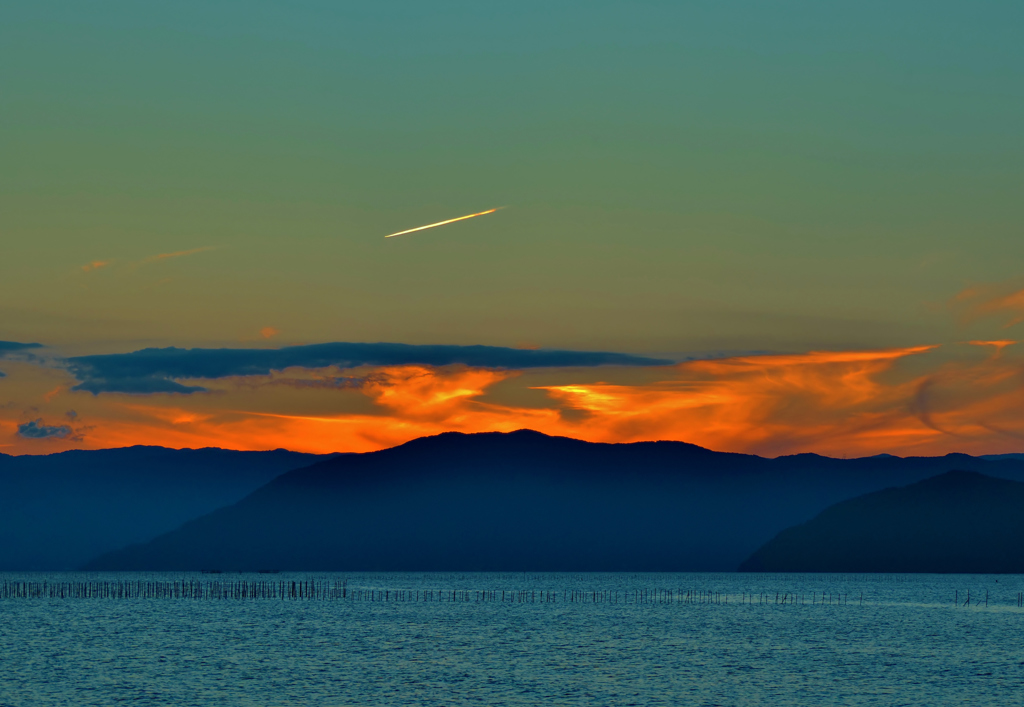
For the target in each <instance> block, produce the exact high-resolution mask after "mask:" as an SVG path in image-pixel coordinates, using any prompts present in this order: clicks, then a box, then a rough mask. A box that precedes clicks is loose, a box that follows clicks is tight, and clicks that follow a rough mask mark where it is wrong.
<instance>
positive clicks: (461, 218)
mask: <svg viewBox="0 0 1024 707" xmlns="http://www.w3.org/2000/svg"><path fill="white" fill-rule="evenodd" d="M504 208H505V207H504V206H499V207H497V208H495V209H488V210H487V211H481V212H480V213H478V214H469V215H467V216H459V217H458V218H450V219H448V220H447V221H438V222H437V223H428V224H427V225H426V226H418V227H416V228H410V229H409V230H408V231H399V232H398V233H392V234H391V235H389V236H384V237H385V238H394V237H395V236H404V235H405V234H406V233H415V232H416V231H425V230H426V229H428V228H437V227H438V226H444V225H446V224H449V223H455V222H456V221H465V220H466V219H468V218H476V217H477V216H486V215H487V214H493V213H494V212H495V211H500V210H501V209H504Z"/></svg>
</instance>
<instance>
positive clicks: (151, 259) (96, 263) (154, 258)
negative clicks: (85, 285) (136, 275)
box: [82, 246, 220, 272]
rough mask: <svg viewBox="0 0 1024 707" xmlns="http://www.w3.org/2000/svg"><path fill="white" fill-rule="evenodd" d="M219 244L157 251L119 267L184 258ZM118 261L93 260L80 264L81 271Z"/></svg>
mask: <svg viewBox="0 0 1024 707" xmlns="http://www.w3.org/2000/svg"><path fill="white" fill-rule="evenodd" d="M219 248H220V246H203V247H202V248H192V249H191V250H178V251H174V252H172V253H158V254H157V255H151V256H149V257H148V258H143V259H142V260H137V261H135V262H129V263H124V264H123V265H122V266H121V267H123V268H127V269H129V270H135V269H137V268H140V267H142V266H144V265H151V264H153V263H159V262H161V261H164V260H170V259H172V258H184V257H185V256H189V255H196V254H197V253H205V252H207V251H211V250H218V249H219ZM117 262H118V261H116V260H93V261H91V262H89V263H86V264H85V265H83V266H82V272H95V271H96V270H100V269H102V268H106V267H110V266H112V265H115V264H116V263H117Z"/></svg>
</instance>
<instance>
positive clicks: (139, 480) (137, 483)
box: [0, 447, 324, 570]
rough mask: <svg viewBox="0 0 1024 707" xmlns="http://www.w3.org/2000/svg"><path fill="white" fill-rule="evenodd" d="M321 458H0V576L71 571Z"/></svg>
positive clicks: (193, 452) (171, 453)
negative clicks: (16, 572)
mask: <svg viewBox="0 0 1024 707" xmlns="http://www.w3.org/2000/svg"><path fill="white" fill-rule="evenodd" d="M323 458H324V457H323V456H317V455H315V454H299V453H297V452H289V451H285V450H283V449H280V450H276V451H272V452H235V451H230V450H225V449H182V450H176V449H164V448H162V447H127V448H124V449H104V450H96V451H70V452H62V453H60V454H50V455H40V456H35V455H26V456H17V457H12V456H8V455H0V539H2V540H0V570H26V569H31V570H46V569H72V568H74V567H77V566H79V565H81V564H82V563H83V562H85V561H86V560H88V559H89V558H91V557H95V556H96V555H97V554H99V553H101V552H107V551H109V550H112V549H115V548H118V547H123V546H124V545H125V544H126V543H129V542H142V541H145V540H149V539H151V538H153V537H155V536H157V535H159V534H160V533H165V532H167V531H168V530H172V529H174V528H176V527H178V526H179V525H181V524H182V523H184V522H185V521H187V520H190V519H192V518H197V517H199V516H201V515H203V514H204V513H209V512H210V511H212V510H214V509H217V508H220V507H223V506H225V505H228V504H230V503H234V502H236V501H238V500H239V499H241V498H243V497H244V496H245V495H246V494H248V493H250V492H252V491H254V490H255V489H257V488H259V487H260V486H262V485H263V484H265V483H267V482H268V481H270V480H271V479H273V478H274V477H275V476H278V475H279V474H282V473H283V472H285V471H288V470H290V469H295V468H297V467H301V466H307V465H308V464H310V463H311V462H313V461H316V460H318V459H323Z"/></svg>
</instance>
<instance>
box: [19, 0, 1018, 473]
mask: <svg viewBox="0 0 1024 707" xmlns="http://www.w3.org/2000/svg"><path fill="white" fill-rule="evenodd" d="M1022 23H1024V6H1022V5H1021V4H1020V3H1018V2H1010V1H1002V2H995V1H991V0H989V1H986V0H981V1H979V2H975V3H969V4H967V3H959V2H947V1H945V0H931V1H929V2H910V1H900V0H896V1H892V0H890V1H888V2H875V1H873V0H862V1H859V2H845V1H843V2H834V3H820V2H788V1H785V0H782V1H780V2H774V3H764V2H753V1H751V0H746V1H736V2H681V1H679V0H673V1H672V2H654V1H647V2H645V1H636V2H630V3H624V2H607V1H605V0H590V1H589V2H565V1H562V0H545V1H544V2H534V1H532V0H524V1H522V2H517V3H496V2H486V1H481V0H475V1H474V2H468V1H467V2H454V1H447V0H438V1H435V2H430V3H423V2H412V1H408V0H394V1H386V0H382V1H379V2H374V3H337V2H313V1H303V0H299V1H296V2H289V3H273V2H265V1H261V0H247V1H246V2H229V1H226V0H204V2H190V1H179V2H175V3H163V2H159V3H143V4H140V3H133V2H109V1H102V0H101V1H98V2H91V3H88V4H83V3H74V2H66V1H53V2H39V3H9V4H8V5H7V6H5V7H4V8H2V9H0V85H2V86H3V90H2V91H0V120H2V126H3V129H2V130H0V243H2V256H0V341H2V342H7V344H2V343H0V372H2V373H3V374H4V375H3V377H0V452H3V453H8V454H36V453H50V452H54V451H61V450H64V449H71V448H100V447H110V446H124V445H129V444H161V445H167V446H175V447H181V446H190V447H200V446H223V447H232V448H237V449H264V448H271V447H287V448H291V449H297V450H303V451H368V450H371V449H379V448H382V447H386V446H391V445H393V444H398V443H401V442H404V441H406V440H408V439H412V438H414V437H417V436H420V435H423V434H435V433H438V432H442V431H446V430H462V431H482V430H512V429H518V428H520V427H530V428H533V429H538V430H540V431H542V432H548V433H552V434H564V435H568V436H572V437H578V438H581V439H590V440H594V441H617V442H627V441H635V440H641V439H680V440H685V441H689V442H693V443H696V444H701V445H704V446H708V447H711V448H714V449H721V450H728V451H744V452H753V453H758V454H765V455H769V456H775V455H779V454H792V453H800V452H817V453H822V454H830V455H835V456H841V455H848V456H859V455H865V454H877V453H883V452H884V453H893V454H901V455H906V454H943V453H948V452H958V451H959V452H967V453H976V454H981V453H1008V452H1022V451H1024V412H1022V411H1024V406H1022V405H1021V402H1024V397H1022V394H1024V391H1022V388H1021V384H1022V373H1024V353H1022V352H1021V351H1018V349H1021V350H1022V351H1024V346H1020V345H1017V344H1016V343H1008V342H1016V341H1017V339H1020V338H1022V337H1021V332H1022V331H1024V273H1022V272H1021V267H1020V263H1021V262H1024V238H1021V235H1022V234H1021V226H1022V224H1024V199H1021V198H1020V194H1021V186H1022V176H1024V166H1022V165H1024V161H1022V159H1021V158H1022V156H1024V133H1022V132H1021V130H1020V125H1022V124H1024V81H1021V76H1022V75H1024V48H1022V45H1021V43H1020V42H1019V38H1018V37H1017V29H1018V28H1019V27H1020V26H1022ZM496 207H506V208H503V209H501V210H500V211H496V212H494V213H491V214H488V215H485V216H480V217H478V218H474V219H468V220H464V221H460V222H457V223H452V224H449V225H446V226H443V227H439V228H436V229H430V230H425V231H419V232H416V233H411V234H407V235H404V236H400V237H396V238H388V239H385V238H384V236H386V235H388V234H392V233H395V232H398V231H403V230H407V229H411V228H415V227H417V226H421V225H424V224H429V223H434V222H438V221H442V220H447V219H451V218H455V217H458V216H462V215H465V214H470V213H478V212H482V211H485V210H489V209H493V208H496ZM972 342H974V343H972ZM991 342H997V343H995V344H993V343H991ZM26 344H39V345H40V346H38V347H27V346H24V345H26ZM327 344H339V345H342V344H366V345H371V344H404V345H407V348H404V349H403V348H399V349H394V348H391V349H389V348H387V347H383V348H381V347H376V348H373V347H370V348H363V349H351V348H348V349H346V348H344V347H342V348H341V349H317V348H315V347H317V346H321V345H327ZM481 346H482V347H491V348H488V349H477V348H460V347H481ZM305 347H311V348H305ZM418 347H435V348H418ZM437 347H440V348H437ZM445 347H447V348H445ZM155 349H173V351H165V352H164V353H163V354H160V355H157V354H154V353H152V351H150V350H155ZM220 349H231V350H235V351H234V353H232V354H231V355H230V356H229V357H228V358H225V357H224V354H223V353H220V354H219V353H216V352H217V351H218V350H220ZM147 351H149V353H146V352H147ZM274 351H276V352H278V353H276V354H271V353H268V352H274ZM136 352H142V353H136ZM524 352H527V353H524ZM528 352H537V353H536V355H533V354H529V353H528ZM551 352H565V353H563V354H558V355H554V356H553V357H552V356H548V355H547V354H549V353H551ZM541 354H544V355H541ZM570 354H572V355H570ZM598 354H609V355H611V354H617V355H618V357H616V356H610V357H608V356H606V357H604V358H602V357H601V356H600V355H598ZM531 356H532V357H531Z"/></svg>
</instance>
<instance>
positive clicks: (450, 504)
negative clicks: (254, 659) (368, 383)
mask: <svg viewBox="0 0 1024 707" xmlns="http://www.w3.org/2000/svg"><path fill="white" fill-rule="evenodd" d="M965 466H967V467H976V468H983V469H986V470H987V471H989V472H990V473H994V474H996V475H1003V476H1009V477H1012V478H1021V479H1024V464H1022V463H1021V462H1018V461H999V462H988V461H984V460H981V459H974V458H972V457H965V456H963V455H951V456H950V457H942V458H931V459H929V458H920V459H900V458H897V457H884V458H870V459H858V460H837V459H829V458H825V457H818V456H815V455H799V456H793V457H783V458H780V459H763V458H760V457H756V456H749V455H741V454H723V453H717V452H711V451H708V450H706V449H702V448H700V447H696V446H693V445H688V444H683V443H680V442H656V443H636V444H614V445H613V444H591V443H587V442H580V441H577V440H571V439H566V438H558V437H547V436H545V435H542V434H539V433H536V432H530V431H520V432H515V433H511V434H500V433H488V434H475V435H464V434H458V433H447V434H443V435H439V436H436V437H429V438H423V439H418V440H415V441H413V442H410V443H408V444H405V445H402V446H400V447H395V448H393V449H388V450H383V451H380V452H373V453H369V454H360V455H350V456H346V457H339V458H336V459H332V460H330V461H325V462H322V463H319V464H316V465H313V466H310V467H308V468H305V469H300V470H296V471H293V472H290V473H288V474H285V475H283V476H281V477H279V478H277V479H275V480H274V481H272V482H271V483H269V484H267V485H266V486H264V487H263V488H261V489H259V490H258V491H256V492H254V493H253V494H251V495H250V496H248V497H247V498H245V499H244V500H242V501H241V502H239V503H237V504H235V505H234V506H231V507H229V508H225V509H221V510H218V511H216V512H214V513H211V514H210V515H208V516H206V517H204V518H201V519H199V520H196V521H192V522H189V523H187V524H185V525H184V526H183V527H181V528H180V529H178V530H176V531H174V532H172V533H168V534H166V535H164V536H161V537H160V538H157V539H156V540H154V541H152V542H149V543H146V544H143V545H140V546H135V547H128V548H125V549H123V550H120V551H117V552H113V553H109V554H106V555H104V556H102V557H99V558H97V559H95V560H94V561H92V562H90V563H89V564H88V565H87V566H88V568H91V569H224V570H231V569H250V570H253V569H303V570H561V571H568V570H581V571H582V570H595V571H596V570H609V571H611V570H732V569H735V567H736V566H737V564H739V562H740V561H742V560H743V558H745V557H747V556H748V555H749V554H750V553H751V552H752V551H753V550H754V549H755V548H757V547H758V546H759V545H761V544H763V543H764V542H766V541H767V540H768V539H770V538H771V537H772V536H773V535H774V534H776V533H777V532H778V531H779V530H780V529H782V528H785V527H787V526H790V525H793V524H794V523H800V522H804V521H806V520H807V519H809V518H811V517H813V516H814V515H815V514H816V513H818V512H820V511H821V510H822V509H823V508H825V507H827V506H828V505H830V504H832V503H835V502H837V501H840V500H843V499H847V498H851V497H853V496H856V495H858V494H861V493H864V492H867V491H873V490H876V489H880V488H885V487H887V486H892V485H894V484H903V483H909V482H912V481H916V480H919V479H922V478H926V477H928V476H933V475H935V474H938V473H941V472H943V471H947V470H949V469H951V468H957V467H959V468H963V467H965Z"/></svg>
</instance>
